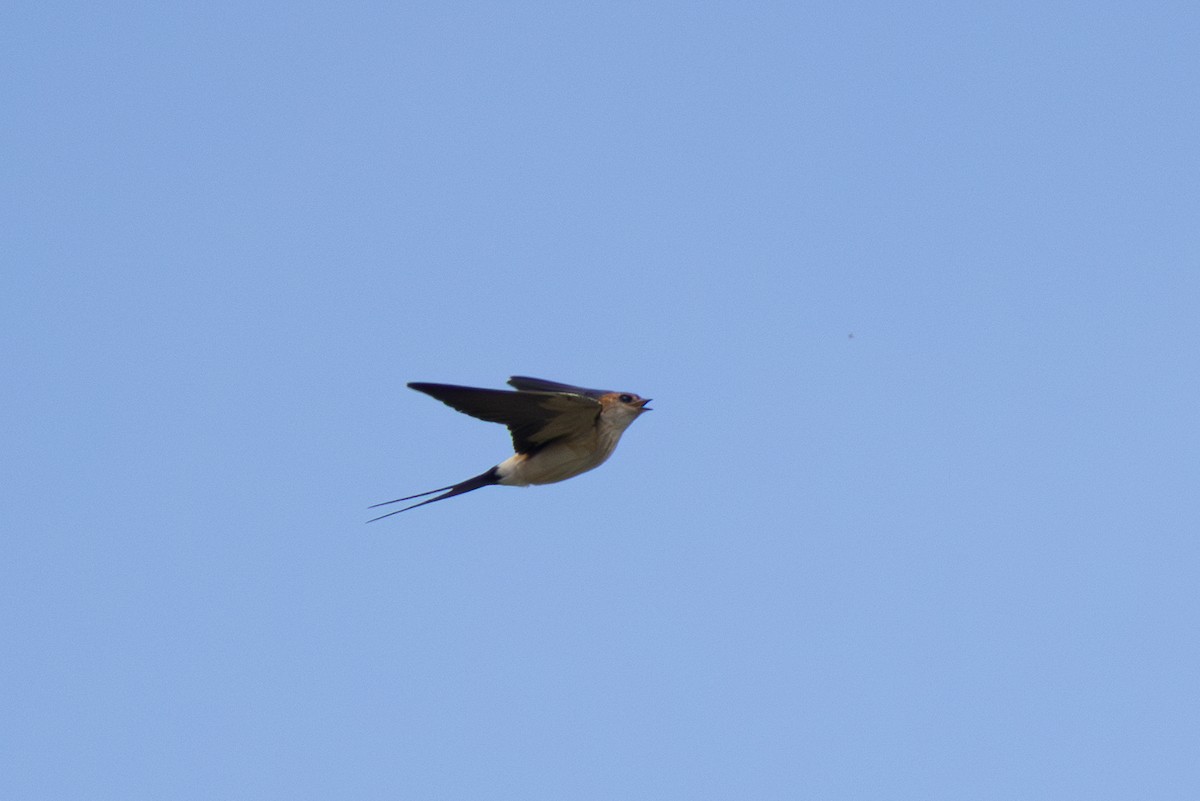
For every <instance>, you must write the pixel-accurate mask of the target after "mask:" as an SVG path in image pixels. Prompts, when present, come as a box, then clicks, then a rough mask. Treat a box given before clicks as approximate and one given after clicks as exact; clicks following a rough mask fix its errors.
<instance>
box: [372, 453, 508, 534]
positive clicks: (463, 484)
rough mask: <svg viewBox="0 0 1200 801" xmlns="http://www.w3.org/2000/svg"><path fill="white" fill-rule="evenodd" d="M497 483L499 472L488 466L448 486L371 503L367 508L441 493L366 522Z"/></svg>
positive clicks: (498, 481)
mask: <svg viewBox="0 0 1200 801" xmlns="http://www.w3.org/2000/svg"><path fill="white" fill-rule="evenodd" d="M499 483H500V474H499V473H498V472H497V471H496V468H494V467H492V468H489V469H488V471H487V472H486V473H480V474H479V475H477V476H475V477H474V478H468V479H467V480H466V481H460V482H459V483H457V484H451V485H450V486H448V487H438V488H437V489H432V490H429V491H427V492H418V493H417V494H416V495H409V496H407V497H404V498H396V499H395V500H394V501H384V502H383V503H376V504H372V505H371V506H368V507H367V508H368V509H375V508H377V507H379V506H387V505H389V504H393V503H400V502H401V501H411V500H412V499H413V498H423V497H425V496H426V495H432V494H433V493H435V492H440V493H442V494H441V495H439V496H437V497H436V498H430V499H429V500H427V501H421V502H420V503H414V504H413V505H412V506H405V507H404V508H403V509H397V510H396V511H394V512H388V513H387V514H386V515H380V516H379V517H373V518H371V519H370V520H368V521H367V522H368V523H374V522H375V521H376V520H382V519H383V518H385V517H391V516H392V515H398V514H400V513H401V512H407V511H408V510H409V509H416V508H417V507H418V506H424V505H425V504H427V503H433V502H434V501H444V500H446V499H447V498H453V497H454V496H455V495H462V494H463V493H464V492H470V491H471V490H477V489H479V488H480V487H487V486H491V485H492V484H499Z"/></svg>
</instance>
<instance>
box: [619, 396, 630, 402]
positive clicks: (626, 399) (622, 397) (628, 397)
mask: <svg viewBox="0 0 1200 801" xmlns="http://www.w3.org/2000/svg"><path fill="white" fill-rule="evenodd" d="M620 401H621V403H633V396H632V395H622V396H621V398H620Z"/></svg>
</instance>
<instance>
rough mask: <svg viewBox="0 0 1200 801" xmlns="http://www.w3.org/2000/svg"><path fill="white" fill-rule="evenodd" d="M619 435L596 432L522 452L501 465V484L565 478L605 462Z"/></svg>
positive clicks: (523, 483)
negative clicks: (528, 452)
mask: <svg viewBox="0 0 1200 801" xmlns="http://www.w3.org/2000/svg"><path fill="white" fill-rule="evenodd" d="M619 437H620V434H618V435H617V437H607V436H603V435H602V434H601V432H595V436H590V437H587V438H586V439H576V440H566V441H560V442H554V443H551V444H550V445H547V446H546V447H545V448H542V449H541V450H540V451H538V452H537V453H534V454H533V455H527V454H522V453H518V454H516V455H514V456H511V457H509V458H508V459H507V460H505V461H504V462H501V463H500V464H499V465H497V467H496V470H497V472H498V474H499V476H500V483H501V484H508V485H510V486H518V487H523V486H528V485H530V484H553V483H555V482H557V481H565V480H566V479H568V478H572V477H573V476H577V475H579V474H580V473H585V472H587V471H588V470H591V469H592V468H594V467H599V466H600V465H601V464H603V463H604V460H606V459H607V458H608V457H609V456H610V455H611V454H612V452H613V449H614V448H616V446H617V439H619Z"/></svg>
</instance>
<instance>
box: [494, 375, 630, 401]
mask: <svg viewBox="0 0 1200 801" xmlns="http://www.w3.org/2000/svg"><path fill="white" fill-rule="evenodd" d="M508 385H509V386H510V387H516V388H517V389H519V390H521V391H522V392H565V393H567V394H569V395H583V396H584V397H585V398H599V397H600V396H601V395H607V394H608V393H609V390H607V389H588V388H587V387H574V386H571V385H570V384H560V383H558V382H557V381H547V380H546V379H544V378H530V377H529V376H527V375H514V376H513V377H512V378H510V379H508Z"/></svg>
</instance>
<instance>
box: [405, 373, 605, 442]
mask: <svg viewBox="0 0 1200 801" xmlns="http://www.w3.org/2000/svg"><path fill="white" fill-rule="evenodd" d="M409 387H411V388H412V389H415V390H417V391H418V392H424V393H425V394H426V395H429V396H431V397H434V398H437V399H438V400H440V401H441V402H442V403H444V404H446V405H447V406H449V407H450V408H452V409H456V410H457V411H460V412H462V413H463V414H469V415H471V416H472V417H477V418H479V419H480V420H486V421H487V422H489V423H503V424H504V425H506V426H508V430H509V431H510V432H511V433H512V439H513V448H514V449H515V450H516V452H517V453H534V452H535V451H538V450H540V449H541V448H543V447H545V446H546V445H547V444H549V443H550V442H551V441H553V440H556V439H559V438H561V437H569V436H573V435H577V434H580V433H582V432H584V431H586V430H587V429H588V428H590V427H592V426H595V425H596V420H597V418H598V417H599V416H600V408H601V407H600V403H599V402H598V401H596V400H595V399H593V398H589V397H586V396H583V395H577V394H565V393H561V392H509V391H508V390H506V389H480V388H478V387H460V386H455V385H454V384H426V383H421V382H414V383H412V384H409Z"/></svg>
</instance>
